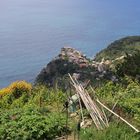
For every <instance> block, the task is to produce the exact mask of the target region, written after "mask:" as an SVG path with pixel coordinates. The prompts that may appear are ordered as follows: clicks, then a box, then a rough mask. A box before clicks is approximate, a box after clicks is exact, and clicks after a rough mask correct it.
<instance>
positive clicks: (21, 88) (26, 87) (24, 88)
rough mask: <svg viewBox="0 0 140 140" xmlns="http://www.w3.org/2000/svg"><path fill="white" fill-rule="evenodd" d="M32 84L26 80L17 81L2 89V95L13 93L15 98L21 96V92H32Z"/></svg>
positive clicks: (0, 91)
mask: <svg viewBox="0 0 140 140" xmlns="http://www.w3.org/2000/svg"><path fill="white" fill-rule="evenodd" d="M31 89H32V86H31V84H29V83H27V82H25V81H16V82H13V83H12V84H11V85H9V86H8V87H7V88H3V89H1V90H0V96H1V97H2V96H5V95H8V94H13V96H14V97H15V98H18V97H20V96H21V94H22V93H23V92H24V93H29V92H31Z"/></svg>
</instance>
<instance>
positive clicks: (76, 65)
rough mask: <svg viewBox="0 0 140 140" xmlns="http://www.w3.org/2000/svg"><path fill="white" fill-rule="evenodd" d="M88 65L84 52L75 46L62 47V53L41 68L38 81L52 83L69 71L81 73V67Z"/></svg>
mask: <svg viewBox="0 0 140 140" xmlns="http://www.w3.org/2000/svg"><path fill="white" fill-rule="evenodd" d="M88 66H89V62H88V60H87V59H86V57H85V56H84V55H83V54H82V53H80V52H79V51H77V50H75V49H73V48H62V49H61V52H60V54H59V55H58V56H57V57H56V58H54V59H53V60H52V61H51V62H50V63H48V65H47V66H46V67H45V68H43V69H42V70H41V72H40V74H39V75H38V76H37V78H36V83H47V84H50V85H52V84H53V83H54V81H55V80H56V79H57V78H59V77H60V78H62V77H64V76H65V74H68V73H71V74H72V73H79V70H80V69H82V68H87V67H88Z"/></svg>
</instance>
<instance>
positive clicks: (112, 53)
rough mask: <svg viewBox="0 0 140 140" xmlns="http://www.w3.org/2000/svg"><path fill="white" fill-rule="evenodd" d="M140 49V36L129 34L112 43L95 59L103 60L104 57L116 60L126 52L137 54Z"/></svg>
mask: <svg viewBox="0 0 140 140" xmlns="http://www.w3.org/2000/svg"><path fill="white" fill-rule="evenodd" d="M138 50H140V36H129V37H125V38H122V39H119V40H116V41H115V42H113V43H111V44H110V45H109V46H108V47H107V48H106V49H104V50H102V51H101V52H99V53H98V54H97V55H96V57H95V60H96V61H101V60H102V58H105V59H109V60H114V59H116V58H118V57H121V56H125V54H126V53H127V54H135V53H136V52H137V51H138Z"/></svg>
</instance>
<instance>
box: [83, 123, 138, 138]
mask: <svg viewBox="0 0 140 140" xmlns="http://www.w3.org/2000/svg"><path fill="white" fill-rule="evenodd" d="M139 138H140V137H139V135H138V134H135V133H134V132H133V130H130V129H129V128H128V127H127V126H125V125H124V124H121V123H118V124H117V123H112V124H110V126H109V127H108V128H106V129H104V130H103V131H98V130H96V129H95V128H94V127H93V128H92V127H91V128H87V129H83V130H82V131H81V140H139Z"/></svg>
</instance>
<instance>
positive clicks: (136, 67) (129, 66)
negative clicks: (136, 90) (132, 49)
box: [116, 51, 140, 80]
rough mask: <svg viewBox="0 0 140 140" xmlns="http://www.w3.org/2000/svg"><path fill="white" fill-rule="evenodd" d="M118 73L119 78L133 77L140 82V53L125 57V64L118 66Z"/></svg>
mask: <svg viewBox="0 0 140 140" xmlns="http://www.w3.org/2000/svg"><path fill="white" fill-rule="evenodd" d="M116 73H117V75H118V76H124V75H128V76H132V77H134V78H138V79H139V80H140V77H137V76H140V51H138V52H137V53H135V54H133V55H132V56H131V55H127V57H125V59H124V62H123V63H120V64H118V65H117V66H116Z"/></svg>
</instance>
